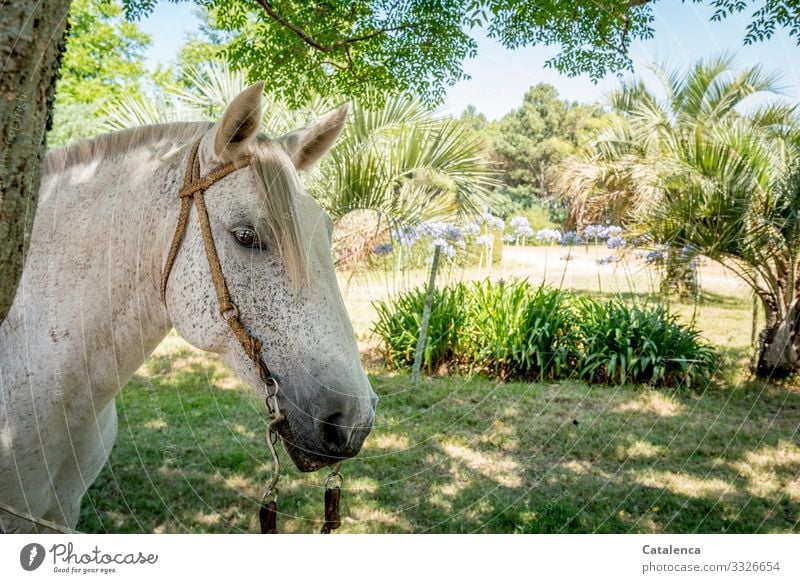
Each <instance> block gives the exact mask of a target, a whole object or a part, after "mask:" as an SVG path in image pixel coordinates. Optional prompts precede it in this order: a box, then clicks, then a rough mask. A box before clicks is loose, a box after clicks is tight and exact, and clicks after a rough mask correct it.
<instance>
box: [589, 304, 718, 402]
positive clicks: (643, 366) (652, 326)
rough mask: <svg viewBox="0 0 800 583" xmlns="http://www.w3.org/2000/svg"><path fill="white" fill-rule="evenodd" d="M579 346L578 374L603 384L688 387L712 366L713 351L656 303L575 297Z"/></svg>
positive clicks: (694, 332)
mask: <svg viewBox="0 0 800 583" xmlns="http://www.w3.org/2000/svg"><path fill="white" fill-rule="evenodd" d="M576 307H577V309H578V313H579V317H578V319H577V320H576V326H577V328H578V334H579V336H580V337H581V339H582V350H583V354H582V356H581V361H580V366H579V371H578V376H580V377H581V378H584V379H586V380H588V381H590V382H603V383H609V384H622V383H626V382H627V383H651V384H661V385H671V386H676V385H681V384H686V385H690V384H692V382H693V381H695V380H696V379H697V378H700V377H708V376H710V375H711V374H712V373H713V370H714V354H713V351H712V349H711V347H710V346H708V345H707V344H705V343H704V342H703V341H702V340H701V339H700V337H699V334H698V332H697V331H696V330H694V329H692V328H689V327H686V326H684V325H682V324H680V323H678V318H677V316H675V315H674V314H670V313H669V311H668V310H667V308H665V307H664V306H662V305H656V306H652V307H639V306H630V305H627V304H624V303H622V302H620V301H617V300H612V301H608V302H602V303H601V302H598V301H595V300H592V299H590V298H579V299H577V300H576Z"/></svg>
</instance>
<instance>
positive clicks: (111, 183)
mask: <svg viewBox="0 0 800 583" xmlns="http://www.w3.org/2000/svg"><path fill="white" fill-rule="evenodd" d="M185 157H186V156H185V151H184V152H182V153H175V154H173V155H172V156H170V157H168V158H165V159H162V158H161V157H160V156H158V155H157V154H156V153H154V152H153V151H152V149H148V148H147V147H141V148H136V149H133V150H131V151H129V152H126V153H125V155H124V156H118V157H116V158H109V159H106V160H101V161H99V162H97V163H96V164H95V165H92V164H82V165H76V166H75V167H73V168H69V169H67V170H65V171H63V172H61V173H58V174H57V175H51V176H48V177H46V178H45V180H44V181H43V188H42V192H41V203H40V206H39V208H38V209H37V216H36V219H35V224H34V232H33V235H32V238H31V246H30V251H29V255H28V259H27V263H26V267H25V273H24V274H23V281H22V285H21V288H20V291H19V292H18V294H17V299H18V300H19V301H17V300H15V305H14V308H13V309H12V312H13V314H12V315H11V316H12V317H11V318H10V320H11V323H10V324H9V326H4V328H5V330H4V332H5V335H6V338H5V339H3V338H2V337H1V336H2V334H0V340H10V342H6V344H8V345H14V344H15V343H14V342H13V338H9V335H10V336H13V335H14V328H15V326H16V329H17V331H18V332H24V337H25V342H26V343H27V344H28V352H30V351H31V349H32V350H33V351H34V353H35V354H37V355H39V356H38V358H39V359H42V360H43V362H42V364H43V363H45V362H48V361H47V360H45V359H47V358H49V359H50V360H49V362H50V363H51V366H49V367H46V366H39V367H38V370H37V367H36V366H31V364H30V363H29V364H28V365H27V367H25V368H28V369H29V370H28V371H27V373H28V378H30V377H31V376H32V375H33V376H37V377H42V378H36V379H34V382H41V383H48V384H50V386H52V384H53V383H56V389H59V388H60V389H61V391H60V393H61V394H64V395H65V397H66V398H67V399H68V398H69V395H70V394H78V393H81V394H84V395H85V394H86V390H85V389H86V386H87V384H88V386H89V387H90V388H91V393H92V399H93V400H95V402H96V400H97V399H99V400H100V401H101V402H102V401H108V400H110V399H111V398H113V395H114V394H115V393H116V392H117V391H118V390H119V389H120V388H121V387H122V386H123V385H124V384H125V382H126V381H127V379H128V378H129V377H130V376H131V375H132V374H133V373H134V372H135V371H136V369H137V368H138V367H139V366H140V365H141V364H142V363H143V362H144V360H145V359H146V358H147V356H148V355H149V354H150V353H151V352H152V350H153V349H154V348H155V347H156V346H157V345H158V343H159V342H160V341H161V340H162V339H163V338H164V336H165V335H166V333H167V332H168V331H169V329H170V328H171V322H170V321H169V317H168V315H167V311H166V310H165V309H164V306H163V304H162V303H161V300H160V295H159V283H160V277H161V270H162V267H163V264H164V257H165V251H166V249H167V248H168V246H169V241H170V238H171V236H172V232H173V231H174V228H175V222H176V221H177V214H178V208H179V206H180V205H179V199H178V195H177V192H178V187H179V185H180V182H181V179H182V174H183V168H182V167H181V164H182V162H183V160H184V159H185ZM31 330H36V331H37V332H35V333H33V334H31ZM18 335H19V334H18ZM31 345H32V346H31ZM19 346H22V343H21V342H20V343H19ZM52 363H55V364H56V366H55V367H53V366H52ZM53 369H55V371H57V372H56V373H54V372H53ZM53 374H57V375H58V376H59V378H54V377H53ZM59 385H60V387H59Z"/></svg>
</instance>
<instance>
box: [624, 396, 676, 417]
mask: <svg viewBox="0 0 800 583" xmlns="http://www.w3.org/2000/svg"><path fill="white" fill-rule="evenodd" d="M683 408H684V407H683V405H681V404H680V403H679V402H678V401H677V399H675V397H674V396H672V395H667V394H664V393H657V392H655V391H646V392H644V393H641V394H639V395H634V396H633V398H632V399H630V400H627V401H625V402H624V403H622V404H621V405H618V406H617V407H616V411H618V412H620V413H654V414H656V415H658V416H659V417H674V416H675V415H680V413H681V412H682V410H683Z"/></svg>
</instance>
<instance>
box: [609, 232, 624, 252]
mask: <svg viewBox="0 0 800 583" xmlns="http://www.w3.org/2000/svg"><path fill="white" fill-rule="evenodd" d="M607 245H608V248H609V249H619V248H620V247H624V246H625V239H623V238H622V237H620V236H619V235H614V236H612V237H609V238H608V243H607Z"/></svg>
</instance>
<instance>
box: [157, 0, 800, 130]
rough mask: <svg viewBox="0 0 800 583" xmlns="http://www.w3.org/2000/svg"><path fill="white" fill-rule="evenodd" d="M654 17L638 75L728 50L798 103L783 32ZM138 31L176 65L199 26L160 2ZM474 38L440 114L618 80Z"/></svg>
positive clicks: (551, 51) (488, 109) (189, 14)
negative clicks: (540, 87) (776, 77)
mask: <svg viewBox="0 0 800 583" xmlns="http://www.w3.org/2000/svg"><path fill="white" fill-rule="evenodd" d="M654 11H655V17H656V20H655V38H654V39H652V40H649V41H644V42H637V43H635V44H634V45H633V47H632V48H631V57H632V59H633V62H634V69H635V71H636V72H637V73H642V74H643V75H644V76H645V77H646V76H647V73H646V68H645V65H646V64H647V63H649V62H653V61H663V60H665V59H666V60H668V62H669V63H671V64H673V65H675V66H685V65H688V64H690V63H692V62H694V61H695V60H696V59H698V58H700V57H703V56H709V55H714V54H718V53H719V52H722V51H729V52H732V53H735V55H736V62H737V65H739V66H750V65H755V64H762V65H764V66H765V67H768V68H769V69H770V70H776V71H779V72H780V73H781V74H782V81H783V85H784V87H785V91H786V93H787V96H788V97H789V98H790V99H792V100H793V101H800V65H796V64H795V63H796V62H798V61H800V47H798V46H797V45H796V44H795V40H794V39H792V38H790V37H789V36H788V34H787V33H786V32H784V31H782V30H779V31H777V32H776V34H775V36H774V37H773V38H772V39H770V40H769V41H767V42H764V43H758V44H755V45H751V46H744V45H743V43H742V38H744V32H745V26H746V24H747V21H748V16H747V13H745V14H743V15H737V16H734V17H732V18H729V19H727V20H725V21H723V22H721V23H720V22H710V21H709V19H710V17H711V14H712V10H711V9H710V8H708V7H706V6H704V5H699V6H698V5H696V4H693V3H685V4H684V3H682V2H681V3H678V2H677V1H675V0H668V1H667V2H659V3H658V4H656V6H655V10H654ZM141 27H142V29H143V30H144V31H145V32H147V33H149V34H150V35H151V36H152V40H153V46H152V47H151V48H150V50H149V51H148V54H147V61H148V64H149V65H150V66H151V67H155V66H156V65H157V64H159V63H165V64H166V63H169V62H170V61H172V60H173V59H174V57H175V55H177V52H178V50H179V48H180V46H181V45H182V44H183V42H184V41H185V37H186V35H187V34H188V33H189V32H191V31H194V30H197V27H198V20H197V18H196V17H195V15H194V7H193V4H192V3H189V2H182V3H180V4H172V3H167V2H164V1H161V2H159V3H158V4H157V7H156V10H155V12H154V13H153V14H152V15H151V16H150V17H149V18H147V19H145V20H144V21H142V22H141ZM477 40H478V56H477V58H475V59H470V60H468V61H466V62H465V63H464V70H465V71H466V72H467V73H468V74H469V75H470V77H471V79H469V80H467V81H462V82H460V83H457V84H456V85H454V86H453V87H450V88H449V90H448V93H447V99H446V101H445V103H444V105H443V106H442V111H443V112H444V113H449V114H458V113H460V112H461V111H463V109H464V108H465V107H466V106H467V105H469V104H473V105H475V106H476V107H477V108H478V110H479V111H482V112H483V113H484V114H486V115H487V117H489V118H490V119H495V118H499V117H501V116H502V115H503V114H504V113H506V112H508V111H509V110H511V109H512V108H514V107H517V106H518V105H519V104H520V103H521V101H522V96H523V95H524V93H525V91H526V90H527V89H528V88H529V87H530V86H531V85H533V84H535V83H538V82H547V83H551V84H552V85H554V86H555V87H556V88H557V89H558V91H559V93H560V94H561V95H562V96H563V97H564V98H566V99H572V100H576V101H582V102H592V101H597V100H599V99H601V98H602V97H603V95H604V94H605V93H606V92H607V91H609V90H610V89H611V88H613V87H614V85H615V84H616V81H617V77H616V76H614V75H610V76H608V77H606V78H604V79H602V80H601V81H600V82H599V83H597V84H594V83H592V82H591V81H590V80H589V79H588V78H587V77H583V76H582V77H575V78H570V77H566V76H564V75H560V74H558V73H557V72H556V71H554V70H551V69H547V68H545V67H544V63H545V61H546V60H547V59H548V58H550V57H552V56H553V55H555V54H556V52H557V48H556V47H530V48H525V49H518V50H515V51H509V50H506V49H504V48H503V47H502V46H500V45H499V44H498V43H496V42H494V41H493V40H491V39H489V38H487V37H485V36H479V37H478V39H477Z"/></svg>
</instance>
